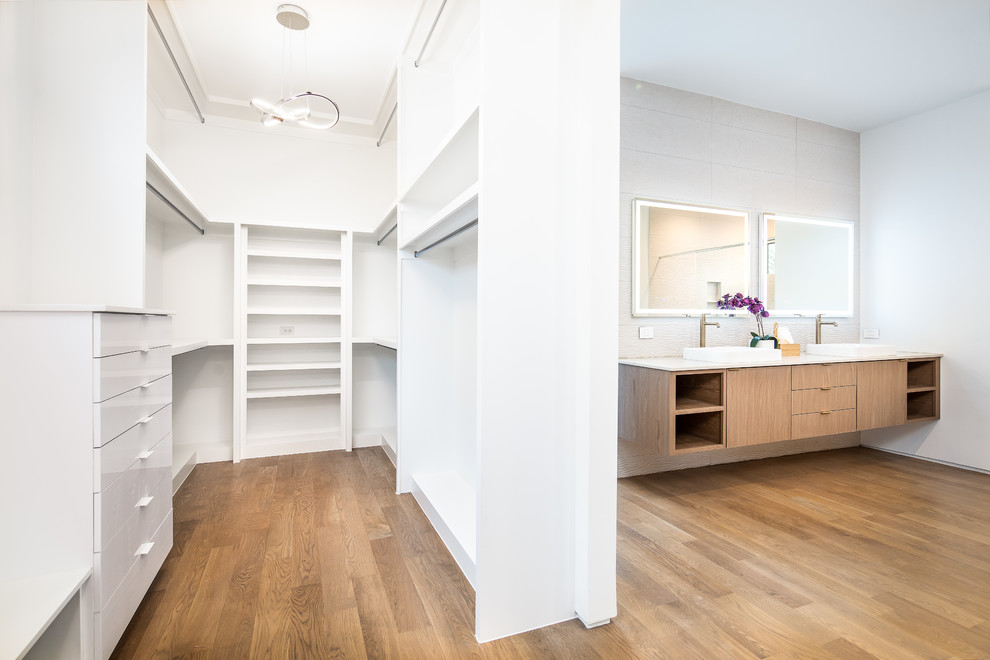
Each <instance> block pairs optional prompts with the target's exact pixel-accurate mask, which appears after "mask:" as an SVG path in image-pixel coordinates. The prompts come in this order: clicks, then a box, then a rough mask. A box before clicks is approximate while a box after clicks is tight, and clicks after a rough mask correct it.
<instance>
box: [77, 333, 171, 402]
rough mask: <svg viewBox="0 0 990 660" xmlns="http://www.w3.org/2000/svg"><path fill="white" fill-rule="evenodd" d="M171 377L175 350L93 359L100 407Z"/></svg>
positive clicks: (96, 395)
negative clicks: (131, 391)
mask: <svg viewBox="0 0 990 660" xmlns="http://www.w3.org/2000/svg"><path fill="white" fill-rule="evenodd" d="M170 373H172V348H171V347H170V346H160V347H158V348H148V349H144V350H140V351H132V352H130V353H121V354H120V355H111V356H109V357H103V358H94V359H93V402H94V403H99V402H100V401H106V400H107V399H109V398H112V397H115V396H117V395H118V394H123V393H124V392H126V391H128V390H132V389H134V388H135V387H139V386H141V385H144V384H145V383H150V382H151V381H153V380H158V379H159V378H161V377H162V376H167V375H169V374H170Z"/></svg>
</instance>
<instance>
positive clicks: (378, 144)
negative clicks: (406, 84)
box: [375, 103, 399, 147]
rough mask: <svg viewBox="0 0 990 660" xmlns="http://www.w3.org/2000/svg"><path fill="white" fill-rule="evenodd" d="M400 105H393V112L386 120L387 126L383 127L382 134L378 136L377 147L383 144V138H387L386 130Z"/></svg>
mask: <svg viewBox="0 0 990 660" xmlns="http://www.w3.org/2000/svg"><path fill="white" fill-rule="evenodd" d="M398 107H399V104H398V103H396V104H395V105H393V106H392V113H391V114H390V115H389V116H388V119H387V120H385V127H384V128H382V134H381V135H379V136H378V142H376V143H375V146H376V147H380V146H382V140H384V139H385V131H387V130H388V125H389V124H391V123H392V118H393V117H395V111H396V110H397V109H398Z"/></svg>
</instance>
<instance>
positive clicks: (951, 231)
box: [861, 92, 990, 470]
mask: <svg viewBox="0 0 990 660" xmlns="http://www.w3.org/2000/svg"><path fill="white" fill-rule="evenodd" d="M862 167H863V178H862V190H863V204H862V217H863V225H862V230H861V233H862V242H863V247H862V266H863V268H862V270H863V275H862V286H863V310H864V313H863V325H864V327H867V328H878V329H879V330H880V338H881V341H883V342H884V343H891V344H895V345H897V346H898V347H899V348H902V349H908V350H911V349H916V350H924V351H937V352H941V353H944V354H945V357H944V358H943V360H942V373H941V376H942V380H941V384H942V391H941V403H942V411H941V412H942V418H941V420H939V421H937V422H930V423H924V424H916V425H910V426H904V427H898V428H893V429H884V430H878V431H871V432H869V433H864V434H863V444H864V445H870V446H876V447H880V448H884V449H890V450H893V451H899V452H904V453H908V454H913V455H917V456H922V457H926V458H933V459H936V460H940V461H946V462H950V463H957V464H960V465H967V466H970V467H976V468H980V469H983V470H990V443H988V442H987V438H986V436H987V428H990V409H988V408H987V406H986V401H987V400H988V398H990V353H988V351H987V350H986V342H985V341H984V336H985V335H986V326H987V323H988V321H990V314H988V312H987V311H986V309H985V305H984V303H983V300H982V299H983V297H984V292H985V290H986V279H987V273H988V269H987V245H988V244H990V222H988V209H990V92H985V93H983V94H980V95H978V96H974V97H971V98H968V99H965V100H962V101H958V102H956V103H952V104H950V105H946V106H943V107H941V108H938V109H935V110H932V111H929V112H925V113H922V114H919V115H916V116H914V117H909V118H907V119H904V120H901V121H898V122H895V123H893V124H889V125H887V126H882V127H880V128H876V129H873V130H871V131H867V132H866V133H863V135H862Z"/></svg>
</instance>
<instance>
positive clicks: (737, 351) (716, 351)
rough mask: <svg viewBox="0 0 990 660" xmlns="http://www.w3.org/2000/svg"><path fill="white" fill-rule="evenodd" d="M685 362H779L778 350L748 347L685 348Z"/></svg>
mask: <svg viewBox="0 0 990 660" xmlns="http://www.w3.org/2000/svg"><path fill="white" fill-rule="evenodd" d="M683 355H684V359H685V360H701V361H703V362H733V363H735V362H780V360H781V354H780V349H779V348H750V347H749V346H706V347H705V348H685V349H684V352H683Z"/></svg>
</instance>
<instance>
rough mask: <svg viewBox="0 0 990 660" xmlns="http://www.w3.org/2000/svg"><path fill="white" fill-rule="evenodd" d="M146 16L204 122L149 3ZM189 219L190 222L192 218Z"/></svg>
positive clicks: (202, 119)
mask: <svg viewBox="0 0 990 660" xmlns="http://www.w3.org/2000/svg"><path fill="white" fill-rule="evenodd" d="M148 16H150V17H151V22H152V23H154V24H155V29H156V30H157V31H158V36H159V37H161V39H162V43H163V44H164V45H165V50H166V51H167V52H168V56H169V59H171V60H172V66H174V67H175V72H176V73H178V74H179V80H181V81H182V86H183V87H185V88H186V94H188V95H189V100H190V101H192V104H193V107H194V108H196V114H197V115H199V123H200V124H205V123H206V117H204V116H203V113H202V112H201V111H200V109H199V104H198V103H196V97H195V96H193V93H192V90H191V89H189V83H187V82H186V77H185V76H184V75H182V69H180V68H179V63H178V62H176V61H175V55H174V54H173V53H172V48H171V47H170V46H169V45H168V40H167V39H165V33H164V32H162V26H160V25H159V24H158V19H157V18H155V14H154V12H152V11H151V5H148ZM152 190H154V188H152ZM155 192H157V191H155ZM163 199H164V198H163ZM186 220H189V218H186ZM189 221H190V222H192V220H189ZM195 225H196V223H193V226H195Z"/></svg>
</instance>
